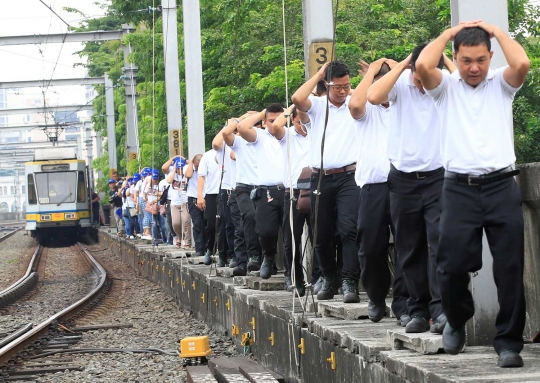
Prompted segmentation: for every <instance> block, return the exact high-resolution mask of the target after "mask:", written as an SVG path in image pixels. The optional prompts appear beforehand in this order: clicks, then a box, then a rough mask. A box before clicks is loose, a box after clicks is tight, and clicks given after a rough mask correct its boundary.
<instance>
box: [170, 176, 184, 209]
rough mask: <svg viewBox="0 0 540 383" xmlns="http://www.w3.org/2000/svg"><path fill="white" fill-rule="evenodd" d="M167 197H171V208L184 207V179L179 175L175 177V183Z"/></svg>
mask: <svg viewBox="0 0 540 383" xmlns="http://www.w3.org/2000/svg"><path fill="white" fill-rule="evenodd" d="M167 195H168V196H170V197H171V206H179V205H182V177H181V176H180V175H179V174H178V173H176V174H175V175H174V181H173V183H172V185H171V187H170V188H169V191H168V192H167Z"/></svg>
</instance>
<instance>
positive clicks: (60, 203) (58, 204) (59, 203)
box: [56, 188, 73, 206]
mask: <svg viewBox="0 0 540 383" xmlns="http://www.w3.org/2000/svg"><path fill="white" fill-rule="evenodd" d="M72 195H73V193H72V192H71V188H69V194H68V195H67V196H66V198H64V199H63V200H62V201H60V202H58V203H57V204H56V206H60V205H62V204H63V203H64V202H66V201H67V200H68V199H69V197H71V196H72Z"/></svg>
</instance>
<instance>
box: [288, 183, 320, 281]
mask: <svg viewBox="0 0 540 383" xmlns="http://www.w3.org/2000/svg"><path fill="white" fill-rule="evenodd" d="M299 194H300V192H299V191H298V190H295V191H294V194H293V195H294V200H293V201H292V220H293V230H292V231H291V219H290V217H291V214H290V210H291V194H290V193H289V190H288V189H287V190H286V191H285V196H284V199H283V226H282V228H283V230H282V231H283V249H284V251H285V275H291V271H292V264H293V244H292V242H293V241H292V240H293V235H294V247H295V250H294V251H295V258H294V260H295V262H294V269H295V279H296V280H297V281H303V280H304V271H303V267H302V259H303V258H304V253H303V248H302V233H303V232H304V224H307V225H308V230H309V240H310V241H313V232H312V229H311V217H310V214H301V213H299V212H298V210H297V209H296V202H297V200H298V195H299ZM293 233H294V234H293Z"/></svg>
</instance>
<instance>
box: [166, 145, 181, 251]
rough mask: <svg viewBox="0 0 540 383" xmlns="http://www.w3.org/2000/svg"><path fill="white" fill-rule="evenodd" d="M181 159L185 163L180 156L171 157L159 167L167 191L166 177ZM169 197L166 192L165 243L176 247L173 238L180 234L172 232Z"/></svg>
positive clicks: (175, 169)
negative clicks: (167, 230)
mask: <svg viewBox="0 0 540 383" xmlns="http://www.w3.org/2000/svg"><path fill="white" fill-rule="evenodd" d="M181 159H183V160H184V162H185V158H184V157H182V156H180V155H177V156H172V157H171V158H169V159H168V160H167V161H166V162H165V163H164V164H163V166H162V167H161V171H162V172H163V174H165V179H164V182H166V183H167V184H168V185H169V190H171V188H170V185H171V184H170V183H169V182H167V178H168V177H167V175H169V174H170V173H171V172H172V173H175V172H177V168H176V163H177V162H178V161H181ZM164 190H165V189H163V190H162V192H163V191H164ZM171 196H172V192H171V194H169V192H168V191H167V204H166V205H165V211H166V214H167V226H168V227H169V237H168V238H167V243H168V244H169V245H176V242H175V240H174V238H175V237H177V238H178V237H180V238H181V237H182V234H181V233H179V234H176V233H175V232H174V228H173V222H172V212H171Z"/></svg>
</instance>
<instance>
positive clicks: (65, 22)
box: [39, 0, 71, 28]
mask: <svg viewBox="0 0 540 383" xmlns="http://www.w3.org/2000/svg"><path fill="white" fill-rule="evenodd" d="M39 1H40V2H41V4H43V5H44V6H46V7H47V8H49V10H50V11H51V12H52V13H54V14H55V15H56V17H58V18H59V19H60V20H61V21H62V22H63V23H64V24H66V25H67V26H68V28H69V27H71V25H69V24H68V22H67V21H66V20H64V19H63V18H61V17H60V16H59V15H58V13H56V12H55V11H54V9H52V8H51V7H49V6H48V5H47V4H45V2H44V1H43V0H39Z"/></svg>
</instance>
